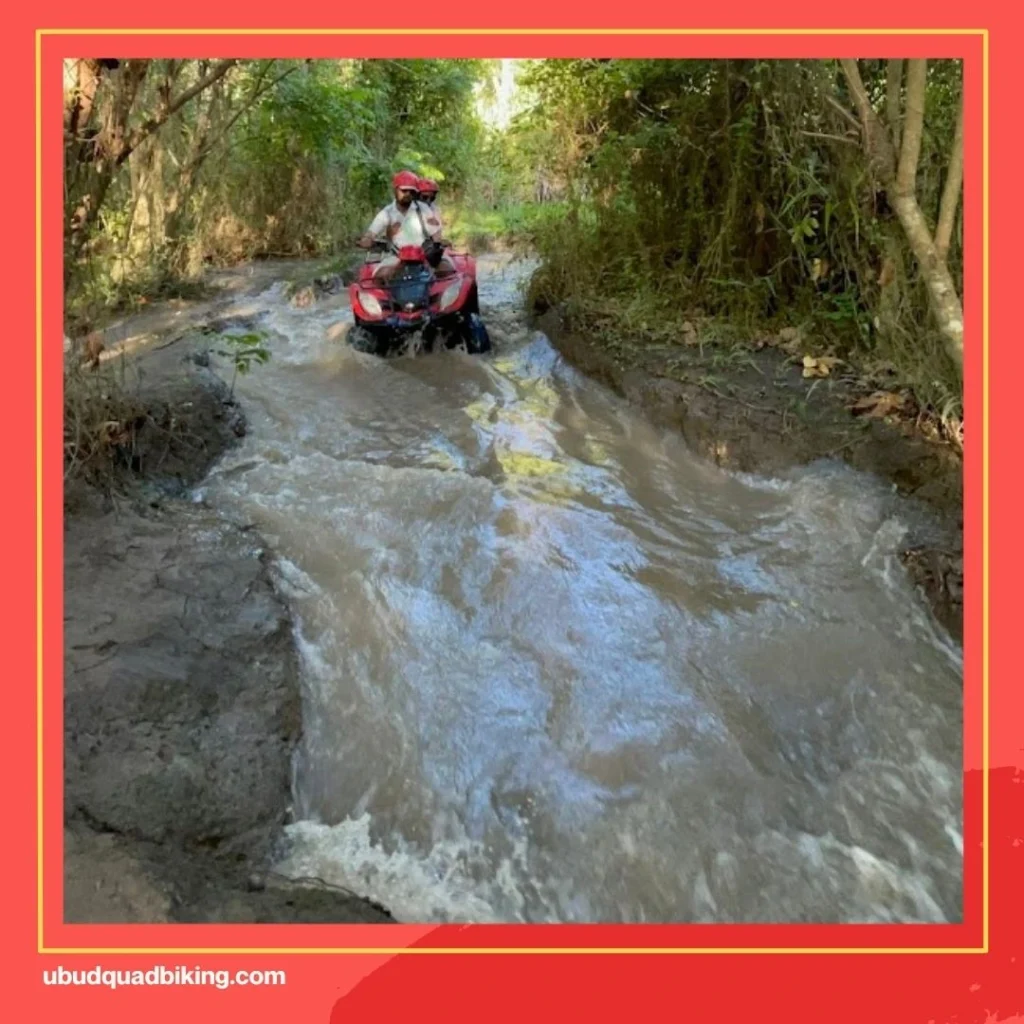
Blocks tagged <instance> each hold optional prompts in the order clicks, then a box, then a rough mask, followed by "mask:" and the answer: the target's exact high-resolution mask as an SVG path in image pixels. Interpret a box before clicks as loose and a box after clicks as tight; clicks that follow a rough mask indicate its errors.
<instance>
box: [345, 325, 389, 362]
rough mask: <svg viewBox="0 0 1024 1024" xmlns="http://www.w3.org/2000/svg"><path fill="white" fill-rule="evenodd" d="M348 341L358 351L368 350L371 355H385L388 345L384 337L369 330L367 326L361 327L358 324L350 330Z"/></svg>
mask: <svg viewBox="0 0 1024 1024" xmlns="http://www.w3.org/2000/svg"><path fill="white" fill-rule="evenodd" d="M348 343H349V345H351V346H352V348H354V349H355V350H356V351H357V352H366V353H367V354H369V355H371V356H383V355H384V354H385V351H386V345H385V344H384V341H383V339H381V338H378V337H377V336H376V335H375V334H373V333H372V332H371V331H368V330H367V329H366V328H365V327H361V326H360V325H359V324H356V325H355V326H354V327H353V328H352V330H350V331H349V332H348Z"/></svg>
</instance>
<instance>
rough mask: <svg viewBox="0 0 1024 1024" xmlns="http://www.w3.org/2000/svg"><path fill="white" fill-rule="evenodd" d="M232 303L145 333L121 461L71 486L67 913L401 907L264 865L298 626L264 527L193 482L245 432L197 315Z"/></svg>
mask: <svg viewBox="0 0 1024 1024" xmlns="http://www.w3.org/2000/svg"><path fill="white" fill-rule="evenodd" d="M220 308H221V307H220V306H217V305H213V306H210V307H209V308H205V310H204V309H200V308H191V307H190V308H189V309H188V310H187V319H188V325H186V326H185V327H184V328H180V329H177V333H174V334H172V335H171V341H170V342H167V341H161V342H159V343H158V344H150V343H149V342H150V341H151V340H152V339H149V340H148V341H147V340H146V339H143V341H142V342H140V344H139V346H138V348H137V351H136V355H135V356H134V357H133V358H132V362H131V366H130V372H131V378H132V381H133V383H132V385H131V388H132V395H133V398H134V399H135V400H136V401H137V402H138V403H139V404H140V405H141V406H142V407H143V408H145V409H147V410H148V418H147V419H146V421H145V422H143V423H140V424H138V425H137V426H136V427H135V428H134V430H133V432H132V437H131V441H130V444H128V445H127V446H126V447H127V451H126V453H125V459H124V460H123V461H124V470H125V475H124V476H122V478H121V479H120V481H119V485H118V487H117V489H116V490H115V491H114V492H113V493H112V494H111V493H108V494H106V495H104V494H102V493H100V492H99V491H98V490H97V489H96V488H94V487H91V486H87V485H85V484H83V483H81V482H78V481H76V482H73V483H72V484H71V485H69V487H68V489H67V494H66V516H65V538H64V543H65V597H64V600H65V606H64V617H65V682H64V693H65V697H64V712H65V832H64V842H65V903H64V912H65V919H66V920H67V921H69V922H112V921H132V922H147V921H148V922H159V921H210V922H212V921H236V922H243V921H250V922H253V921H255V922H261V921H280V922H303V921H305V922H329V921H359V922H384V921H388V920H390V916H389V915H388V914H387V912H386V911H385V910H383V908H380V907H378V906H376V905H374V904H371V903H369V902H367V901H365V900H362V899H358V898H356V897H354V896H351V895H349V894H347V893H344V892H341V891H338V890H336V889H328V888H326V887H323V886H316V885H304V886H300V885H296V884H295V883H292V882H288V881H286V880H284V879H281V878H278V877H277V876H275V875H274V874H273V873H271V872H270V871H269V866H270V864H271V863H272V859H273V854H274V852H275V849H276V847H277V846H278V844H279V843H280V842H281V837H282V826H283V825H284V824H285V823H286V822H287V820H288V818H289V802H290V795H291V759H292V752H293V749H294V746H295V743H296V741H297V739H298V737H299V733H300V729H301V696H300V682H299V674H298V665H297V658H296V652H295V648H294V645H293V639H292V623H291V620H290V618H289V613H288V610H287V607H286V605H285V604H284V602H283V601H282V600H281V599H280V598H279V597H278V595H277V593H276V592H275V590H274V585H273V579H272V569H271V564H270V558H269V556H268V553H267V552H266V551H265V549H264V547H263V545H262V543H261V540H260V538H259V536H258V535H256V533H255V531H253V530H252V529H251V528H250V527H249V525H248V524H246V523H233V522H228V521H226V520H225V519H224V518H223V517H222V516H220V515H218V514H216V513H215V512H214V511H213V510H212V509H209V508H204V507H203V506H201V505H197V504H193V503H191V502H189V501H188V500H187V497H186V495H187V489H188V487H189V486H190V485H191V484H193V483H195V482H196V481H198V480H199V479H200V478H201V477H202V476H203V474H204V473H205V472H206V471H207V469H208V468H209V466H210V464H211V463H212V462H213V460H214V459H216V458H217V457H218V456H219V455H220V454H221V453H222V452H223V451H224V450H225V449H226V448H227V447H228V446H229V445H231V444H233V443H235V441H236V440H237V438H238V437H239V436H241V435H243V434H244V432H245V421H244V417H243V415H242V413H241V410H240V409H239V408H238V407H237V406H236V405H234V404H233V403H231V402H229V401H228V400H227V397H228V396H227V389H226V387H225V385H224V383H223V382H222V381H221V380H219V379H218V378H217V377H216V376H214V374H213V373H212V372H211V371H210V370H209V369H207V368H206V367H205V366H204V365H203V364H204V363H206V362H208V360H207V358H206V356H205V354H204V353H205V349H206V346H208V345H209V344H210V336H209V335H208V334H207V335H204V334H202V333H199V332H198V331H196V330H193V329H191V328H194V327H195V326H196V325H198V324H199V323H201V322H202V320H203V317H204V316H210V315H213V314H214V313H216V311H217V310H218V309H220ZM165 313H166V311H163V312H162V313H160V314H157V318H158V319H159V317H160V316H163V315H164V314H165ZM243 317H244V314H243ZM237 319H238V314H235V315H234V316H233V317H232V318H229V319H228V320H227V321H225V320H223V318H222V320H221V325H220V326H221V327H224V326H225V324H227V325H228V326H230V325H231V324H232V323H233V322H234V321H235V320H237ZM189 325H191V327H190V326H189ZM137 326H138V325H137V324H136V331H135V333H136V334H138V330H137ZM174 326H175V327H176V328H177V324H175V325H174ZM163 329H164V327H163V325H162V323H161V324H157V323H154V330H163ZM99 372H101V373H102V372H112V371H110V370H109V369H101V370H100V371H99Z"/></svg>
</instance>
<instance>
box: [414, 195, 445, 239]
mask: <svg viewBox="0 0 1024 1024" xmlns="http://www.w3.org/2000/svg"><path fill="white" fill-rule="evenodd" d="M420 209H421V210H422V211H423V221H424V223H425V224H426V225H427V233H428V234H429V235H431V236H434V235H439V234H441V229H442V227H443V223H442V221H441V212H440V211H439V210H438V208H437V207H436V206H435V205H434V204H433V203H425V202H423V201H422V200H420Z"/></svg>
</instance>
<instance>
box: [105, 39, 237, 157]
mask: <svg viewBox="0 0 1024 1024" xmlns="http://www.w3.org/2000/svg"><path fill="white" fill-rule="evenodd" d="M237 63H238V61H237V60H236V59H234V58H232V59H230V60H221V61H218V62H217V63H216V64H215V65H214V66H213V69H212V70H211V71H210V72H209V73H208V74H207V75H204V76H203V77H202V78H200V79H199V81H198V82H196V84H195V85H193V86H192V87H191V88H189V89H186V90H185V91H184V92H183V93H182V94H181V95H180V96H178V97H177V98H176V99H173V100H171V101H170V102H169V103H166V104H164V105H163V107H162V108H161V110H160V112H159V113H158V114H157V115H156V116H155V117H151V118H150V119H149V120H148V121H146V122H144V123H143V124H141V125H139V127H138V128H136V129H135V131H133V132H132V134H131V136H130V138H129V139H128V141H127V142H126V143H125V145H124V148H123V149H122V150H121V152H120V153H119V154H118V157H117V163H118V164H123V163H124V162H125V160H127V159H128V157H129V156H130V155H131V152H132V150H133V149H135V147H136V146H138V145H139V143H140V142H142V141H143V139H145V138H147V137H148V136H150V135H152V134H153V132H155V131H156V130H157V129H158V128H159V127H160V126H161V125H163V124H164V123H165V122H166V121H167V120H168V119H169V118H170V117H171V116H172V115H174V114H176V113H177V112H178V111H179V110H181V108H182V107H183V106H185V104H186V103H188V101H189V100H191V99H194V98H195V97H196V96H198V95H199V94H200V93H201V92H202V91H203V90H204V89H208V88H209V87H210V86H211V85H213V83H214V82H216V81H218V80H219V79H221V78H223V77H224V76H225V75H226V74H227V73H228V72H229V71H230V70H231V69H232V68H233V67H234V66H235V65H236V64H237Z"/></svg>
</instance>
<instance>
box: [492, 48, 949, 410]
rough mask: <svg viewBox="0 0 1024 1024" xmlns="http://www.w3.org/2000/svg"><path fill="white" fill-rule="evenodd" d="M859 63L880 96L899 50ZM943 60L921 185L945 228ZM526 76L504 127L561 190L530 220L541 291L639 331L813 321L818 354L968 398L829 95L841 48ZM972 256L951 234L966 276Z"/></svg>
mask: <svg viewBox="0 0 1024 1024" xmlns="http://www.w3.org/2000/svg"><path fill="white" fill-rule="evenodd" d="M862 66H863V68H864V71H865V74H866V81H867V82H868V84H869V88H870V89H871V90H872V95H873V96H874V98H875V100H876V102H877V103H878V105H879V110H882V109H883V108H884V102H885V62H884V61H880V62H864V63H863V65H862ZM930 69H931V70H930V73H929V85H928V105H927V116H926V125H925V128H926V131H925V140H924V145H923V147H922V154H921V165H920V168H921V169H920V174H919V178H918V191H919V196H920V200H921V205H922V208H923V209H924V210H925V211H926V212H927V213H928V214H929V215H930V216H931V218H932V220H933V223H934V218H935V217H936V216H937V212H938V205H939V197H940V194H941V189H942V185H943V182H944V173H945V167H946V165H947V163H948V155H949V148H950V144H951V140H952V136H953V128H954V123H955V118H956V111H957V105H958V103H959V97H960V85H959V81H960V78H959V68H958V66H957V64H956V62H952V61H935V62H932V63H931V64H930ZM522 81H523V84H524V85H525V87H526V88H527V89H529V90H530V92H531V93H532V100H533V102H532V103H531V105H530V106H529V107H528V109H527V110H526V111H525V112H524V113H523V114H522V115H521V116H520V117H519V118H518V119H517V121H516V122H515V123H514V124H513V126H512V129H511V131H510V133H509V136H510V141H511V142H513V143H514V144H515V145H517V146H518V148H519V152H520V154H530V157H529V161H528V163H530V162H532V166H533V171H534V173H535V174H537V173H539V172H543V173H544V174H545V175H546V176H547V178H548V180H549V184H551V186H552V188H553V190H554V192H555V193H556V194H558V195H560V196H561V197H563V200H564V202H565V203H566V204H567V209H566V213H565V215H564V216H562V217H559V218H558V219H557V221H554V222H550V221H549V222H547V223H546V224H543V225H542V226H541V227H540V229H539V230H537V231H535V233H534V234H535V241H536V247H537V249H538V254H539V255H540V257H541V263H542V265H541V269H540V270H539V272H538V274H537V277H536V279H535V280H534V282H533V284H532V293H533V296H534V298H535V299H537V300H539V301H541V302H544V303H556V302H566V303H568V307H569V309H570V310H571V312H572V313H573V315H574V316H575V317H576V318H577V320H579V321H580V322H582V323H585V324H587V325H589V326H600V327H601V329H603V330H605V331H609V330H618V331H620V333H622V334H623V335H625V334H627V333H628V334H630V335H631V336H632V340H633V341H636V340H638V339H641V340H642V339H643V338H650V339H651V340H654V339H655V338H656V337H659V336H661V335H663V334H664V333H666V332H667V333H671V330H673V329H675V330H676V331H678V326H679V324H680V323H681V322H682V321H684V320H686V319H691V318H693V317H719V318H722V319H723V320H725V321H727V322H728V323H730V324H732V325H738V326H741V327H744V328H745V329H746V330H747V331H749V332H753V331H755V330H761V329H763V328H764V327H773V326H774V327H777V328H779V327H782V326H786V325H788V324H794V325H800V326H801V327H802V328H803V329H804V330H805V331H806V332H808V333H809V334H811V335H814V336H815V337H816V343H817V344H818V345H819V346H820V347H821V348H822V349H832V350H834V351H836V352H838V353H842V354H844V355H850V354H860V355H861V356H868V355H872V356H874V355H880V356H883V357H884V358H887V359H890V360H892V361H893V362H896V363H897V364H898V365H899V368H900V371H901V373H902V375H903V377H904V379H907V380H909V381H910V382H912V383H913V384H915V386H916V387H917V388H918V390H919V393H921V394H922V396H923V398H924V400H925V401H931V402H933V403H935V404H937V405H938V404H942V403H943V402H945V401H946V400H947V399H948V397H949V396H950V395H952V394H958V393H959V380H958V376H957V372H956V369H955V367H953V366H952V365H951V364H950V363H949V362H948V360H947V358H946V357H945V355H944V354H943V353H942V351H941V348H937V347H935V346H934V345H933V344H932V343H931V342H928V341H926V340H925V338H924V335H925V334H926V333H927V328H926V326H925V325H927V323H928V316H929V314H928V303H927V296H926V294H925V292H924V288H923V285H922V282H921V281H920V280H919V278H918V277H917V275H916V270H915V269H914V263H913V260H912V259H911V258H910V255H909V252H908V251H907V248H906V245H905V242H904V239H903V234H902V231H901V229H900V227H899V225H898V223H897V222H896V220H895V217H894V216H893V214H892V212H891V211H890V210H889V208H888V207H887V205H886V203H885V200H884V197H883V196H882V194H881V192H880V190H878V189H877V188H876V186H875V183H874V182H872V181H871V180H870V178H869V176H868V173H867V171H866V168H865V161H864V160H863V158H862V154H861V150H860V147H859V145H858V139H857V135H856V132H852V131H851V125H850V122H849V121H848V120H847V119H846V118H845V117H844V116H843V115H842V113H840V112H839V111H837V110H836V108H835V105H834V104H833V103H830V102H829V97H837V96H838V97H841V98H844V82H843V78H842V75H841V73H840V71H839V70H838V67H837V65H836V64H835V63H834V62H829V61H759V60H719V61H705V60H685V61H667V60H560V61H550V60H549V61H536V62H532V63H531V64H530V66H529V67H528V68H527V70H526V72H525V74H524V76H523V79H522ZM847 105H848V106H849V105H850V104H847ZM520 184H521V187H522V188H524V189H525V188H528V187H529V182H528V181H527V179H526V178H525V177H523V178H522V179H521V182H520ZM961 265H962V254H961V246H960V240H959V236H958V233H955V235H954V240H953V247H952V249H951V252H950V269H951V271H952V272H953V274H954V278H957V277H959V276H960V274H961ZM641 309H642V310H644V311H645V313H644V315H642V316H641V315H639V314H638V312H637V311H639V310H641ZM645 325H646V326H645ZM911 338H913V339H916V341H915V342H913V343H912V342H911V341H910V339H911Z"/></svg>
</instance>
